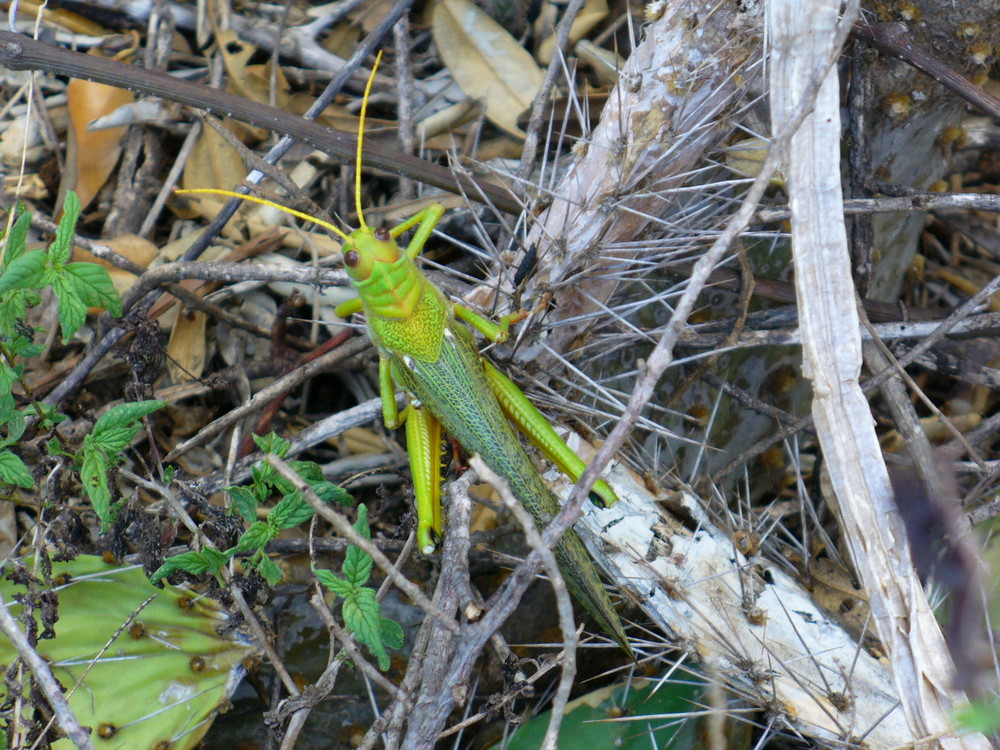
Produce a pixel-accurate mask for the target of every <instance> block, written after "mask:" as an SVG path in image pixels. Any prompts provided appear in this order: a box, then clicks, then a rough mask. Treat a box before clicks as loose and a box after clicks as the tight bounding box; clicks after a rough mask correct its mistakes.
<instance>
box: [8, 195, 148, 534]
mask: <svg viewBox="0 0 1000 750" xmlns="http://www.w3.org/2000/svg"><path fill="white" fill-rule="evenodd" d="M79 215H80V201H79V200H78V199H77V197H76V194H75V193H72V192H71V193H68V194H67V196H66V200H65V205H64V209H63V216H62V219H60V221H59V228H58V230H57V232H56V237H55V239H54V240H53V241H52V244H51V245H49V247H48V248H46V249H44V250H41V249H36V250H28V249H27V236H28V229H29V227H30V225H31V215H30V214H28V213H26V212H25V213H21V215H20V216H19V217H18V219H17V221H16V222H14V223H13V224H12V225H11V227H10V231H9V232H7V233H6V242H5V243H4V246H3V255H2V259H0V430H3V432H5V433H6V434H4V435H2V436H0V482H2V483H5V484H7V485H13V486H15V487H20V488H22V489H26V490H30V489H32V488H33V487H34V486H35V480H34V478H33V477H32V475H31V471H30V470H29V469H28V467H27V465H25V463H24V461H23V460H21V457H20V456H18V455H17V453H15V452H14V451H13V450H12V446H14V445H16V444H17V442H18V441H19V440H20V439H21V437H22V435H24V431H25V429H26V427H27V420H28V418H29V417H37V418H38V419H39V420H40V426H41V427H42V429H51V428H52V427H54V426H55V425H57V424H59V423H60V422H62V421H63V420H64V419H65V418H66V417H65V416H64V415H62V414H59V413H58V412H56V410H55V407H53V406H50V405H48V404H44V403H42V402H40V401H38V400H36V399H34V398H32V397H31V389H30V387H29V386H28V384H27V383H26V382H25V381H24V379H23V375H24V363H23V361H24V360H25V359H27V358H28V357H32V356H34V355H36V354H38V353H39V352H40V351H41V350H42V347H41V346H40V345H38V344H35V343H34V339H35V336H36V335H37V334H38V333H39V331H36V330H35V329H33V328H31V327H30V326H29V325H27V324H26V323H25V320H24V317H25V313H26V312H27V310H28V308H29V307H32V306H34V305H37V304H38V303H39V302H40V301H41V298H42V297H41V292H42V290H44V289H45V288H46V287H48V286H51V287H52V290H53V292H54V293H55V295H56V299H57V300H58V302H59V326H60V328H61V330H62V337H63V342H64V343H65V342H66V341H68V340H69V339H70V338H71V337H72V336H73V334H74V333H76V332H77V330H79V328H80V326H82V325H83V324H84V322H85V321H86V319H87V309H88V308H90V307H97V308H100V309H103V310H107V311H108V312H110V313H111V314H113V315H116V316H117V315H121V313H122V303H121V299H120V298H119V297H118V292H117V291H116V290H115V287H114V284H113V283H112V282H111V277H110V276H108V272H107V271H106V270H105V269H104V268H102V267H101V266H99V265H97V264H95V263H71V262H70V258H71V256H72V253H73V231H74V229H75V227H76V220H77V218H78V217H79ZM15 384H19V385H20V386H21V389H22V390H23V391H24V393H25V394H26V395H27V396H28V398H29V400H30V403H29V404H28V405H27V406H24V407H22V408H20V409H19V408H18V407H17V404H16V402H15V400H14V394H13V392H12V388H13V386H14V385H15ZM163 405H164V402H162V401H139V402H135V403H127V404H120V405H118V406H116V407H114V408H113V409H111V410H110V411H108V412H107V413H106V414H105V415H104V416H102V417H101V418H100V419H98V420H97V423H96V424H95V425H94V429H93V431H92V432H91V434H90V435H87V436H86V437H85V438H84V442H83V446H82V448H81V449H80V450H79V451H77V452H76V453H67V452H66V451H65V450H64V449H63V446H62V444H61V443H60V441H59V440H58V438H53V439H52V440H51V441H49V444H48V450H49V452H50V453H51V454H53V455H65V456H68V457H70V458H72V459H73V461H74V463H75V465H76V468H77V469H79V471H80V477H81V480H82V483H83V491H84V493H85V494H86V495H87V498H88V499H89V500H90V502H91V504H92V505H93V506H94V511H95V512H96V513H97V516H98V518H99V519H100V521H101V531H102V532H104V531H107V528H108V525H109V524H110V522H111V520H112V516H113V512H114V508H113V507H112V505H111V488H110V486H109V484H108V481H109V476H110V473H111V470H112V469H113V468H114V467H116V466H117V465H118V464H119V463H120V462H121V454H122V452H123V451H124V450H125V448H127V447H128V444H129V443H130V442H131V441H132V438H134V437H135V435H136V433H137V432H138V431H139V429H140V428H141V422H140V420H141V419H142V418H143V417H145V416H146V415H148V414H150V413H152V412H154V411H156V410H157V409H159V408H161V407H162V406H163Z"/></svg>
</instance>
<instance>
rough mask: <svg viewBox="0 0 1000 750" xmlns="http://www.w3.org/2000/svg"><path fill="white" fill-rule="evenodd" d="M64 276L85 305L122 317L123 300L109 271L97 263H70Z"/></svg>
mask: <svg viewBox="0 0 1000 750" xmlns="http://www.w3.org/2000/svg"><path fill="white" fill-rule="evenodd" d="M64 274H65V280H66V282H67V283H72V286H73V288H74V289H75V290H76V294H77V296H78V297H79V298H80V300H81V301H82V302H83V304H85V305H87V306H88V307H100V308H101V309H103V310H107V311H108V312H109V313H111V314H112V315H114V316H115V317H116V318H120V317H121V314H122V300H121V297H119V296H118V290H117V289H115V285H114V283H112V281H111V276H109V275H108V271H107V269H105V268H104V267H103V266H99V265H97V264H96V263H70V264H69V265H68V266H66V267H65V269H64Z"/></svg>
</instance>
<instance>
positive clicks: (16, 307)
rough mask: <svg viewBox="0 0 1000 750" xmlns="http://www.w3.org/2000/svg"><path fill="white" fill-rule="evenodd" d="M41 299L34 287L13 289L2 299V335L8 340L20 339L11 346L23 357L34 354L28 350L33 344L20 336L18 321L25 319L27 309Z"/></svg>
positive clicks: (0, 320) (0, 322)
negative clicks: (18, 333)
mask: <svg viewBox="0 0 1000 750" xmlns="http://www.w3.org/2000/svg"><path fill="white" fill-rule="evenodd" d="M41 299H42V298H41V296H40V295H39V294H38V292H36V291H35V290H34V289H11V290H10V291H8V292H6V293H5V294H4V295H3V299H2V300H0V336H4V337H5V338H7V339H8V340H13V339H20V341H17V343H16V344H15V345H14V346H12V347H11V349H12V350H13V353H14V354H19V355H21V356H23V357H31V356H34V354H29V353H28V352H27V351H26V350H27V349H28V348H29V347H31V346H32V344H31V342H30V340H29V339H26V338H25V337H23V336H18V335H17V329H18V321H20V320H23V319H24V315H25V312H26V311H27V309H28V308H29V307H34V306H35V305H37V304H38V303H39V302H40V301H41ZM35 346H37V345H35ZM36 353H37V352H36Z"/></svg>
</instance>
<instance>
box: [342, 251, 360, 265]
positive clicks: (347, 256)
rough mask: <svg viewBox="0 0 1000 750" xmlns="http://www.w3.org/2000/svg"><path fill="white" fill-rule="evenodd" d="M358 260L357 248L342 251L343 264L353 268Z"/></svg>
mask: <svg viewBox="0 0 1000 750" xmlns="http://www.w3.org/2000/svg"><path fill="white" fill-rule="evenodd" d="M360 260H361V256H360V255H358V251H357V250H348V251H347V252H346V253H344V265H345V266H347V267H348V268H354V267H355V266H356V265H358V262H359V261H360Z"/></svg>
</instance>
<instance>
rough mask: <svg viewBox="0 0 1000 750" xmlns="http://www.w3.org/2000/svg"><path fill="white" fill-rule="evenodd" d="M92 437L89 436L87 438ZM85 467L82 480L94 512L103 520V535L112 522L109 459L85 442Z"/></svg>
mask: <svg viewBox="0 0 1000 750" xmlns="http://www.w3.org/2000/svg"><path fill="white" fill-rule="evenodd" d="M87 437H88V438H89V437H90V436H89V435H88V436H87ZM83 451H84V453H83V466H82V467H81V468H80V480H81V482H82V483H83V491H84V493H85V494H86V495H87V497H88V498H89V500H90V504H91V505H93V506H94V512H95V513H97V517H98V518H100V519H101V533H102V534H103V533H104V532H106V531H107V530H108V524H109V523H110V521H111V489H110V487H109V486H108V470H109V469H110V466H109V465H108V459H107V458H106V457H105V456H104V454H103V453H101V452H100V450H98V449H96V448H94V447H92V446H89V445H88V444H87V442H86V440H84V449H83Z"/></svg>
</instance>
